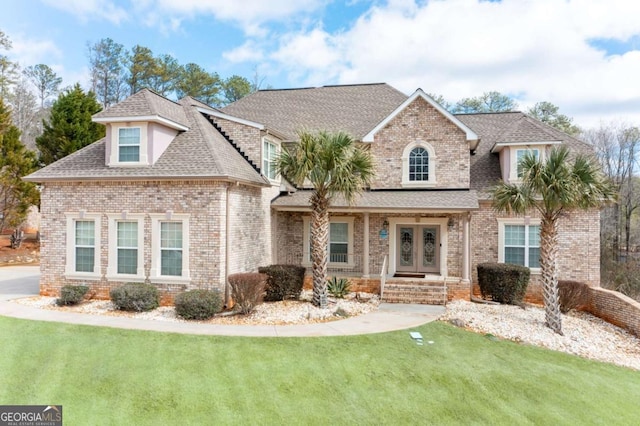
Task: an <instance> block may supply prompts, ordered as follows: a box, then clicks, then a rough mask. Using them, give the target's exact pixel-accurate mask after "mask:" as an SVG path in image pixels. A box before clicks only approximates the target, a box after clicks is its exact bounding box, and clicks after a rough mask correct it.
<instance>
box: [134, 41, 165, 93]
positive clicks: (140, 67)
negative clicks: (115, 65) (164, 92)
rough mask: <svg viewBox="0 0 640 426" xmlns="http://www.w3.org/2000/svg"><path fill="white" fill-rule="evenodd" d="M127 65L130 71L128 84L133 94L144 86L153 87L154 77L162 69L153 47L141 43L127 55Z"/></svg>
mask: <svg viewBox="0 0 640 426" xmlns="http://www.w3.org/2000/svg"><path fill="white" fill-rule="evenodd" d="M127 65H128V71H129V77H128V78H127V84H128V85H129V92H130V93H131V94H132V95H133V94H134V93H136V92H138V91H139V90H140V89H142V88H144V87H152V85H153V83H152V82H153V79H154V78H155V77H156V75H158V73H159V71H160V70H159V68H158V62H157V60H156V58H154V57H153V52H152V51H151V49H149V48H148V47H144V46H140V45H139V44H137V45H135V46H133V49H131V53H130V54H129V55H128V56H127Z"/></svg>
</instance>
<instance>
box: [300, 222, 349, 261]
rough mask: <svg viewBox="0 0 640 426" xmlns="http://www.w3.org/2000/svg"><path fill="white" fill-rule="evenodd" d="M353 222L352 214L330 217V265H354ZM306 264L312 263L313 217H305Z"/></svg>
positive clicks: (304, 244) (304, 242)
mask: <svg viewBox="0 0 640 426" xmlns="http://www.w3.org/2000/svg"><path fill="white" fill-rule="evenodd" d="M353 222H354V217H352V216H334V217H331V218H330V219H329V247H328V254H329V265H330V266H332V267H340V266H344V267H353V266H354V260H353ZM303 226H304V232H303V251H304V257H303V259H304V262H303V264H304V265H307V266H308V265H311V246H312V243H313V242H312V241H311V217H309V216H305V217H304V218H303Z"/></svg>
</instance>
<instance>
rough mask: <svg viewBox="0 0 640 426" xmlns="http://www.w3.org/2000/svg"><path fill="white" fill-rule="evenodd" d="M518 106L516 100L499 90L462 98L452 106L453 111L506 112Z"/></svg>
mask: <svg viewBox="0 0 640 426" xmlns="http://www.w3.org/2000/svg"><path fill="white" fill-rule="evenodd" d="M517 108H518V104H517V102H516V101H514V100H513V99H511V98H510V97H509V96H507V95H503V94H502V93H500V92H495V91H493V92H485V93H483V94H482V96H478V97H476V98H464V99H462V100H460V101H458V102H457V103H456V104H455V105H454V106H453V108H452V112H453V113H456V114H458V113H477V112H508V111H515V110H516V109H517Z"/></svg>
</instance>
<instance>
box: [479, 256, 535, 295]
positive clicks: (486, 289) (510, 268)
mask: <svg viewBox="0 0 640 426" xmlns="http://www.w3.org/2000/svg"><path fill="white" fill-rule="evenodd" d="M530 275H531V271H530V270H529V268H527V267H526V266H520V265H511V264H509V263H480V264H478V284H480V293H481V294H482V297H483V298H484V299H486V298H488V297H490V298H491V300H493V301H495V302H499V303H506V304H510V305H519V304H521V303H522V299H524V295H525V294H526V292H527V286H528V285H529V277H530Z"/></svg>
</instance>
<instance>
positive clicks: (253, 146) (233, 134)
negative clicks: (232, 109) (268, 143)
mask: <svg viewBox="0 0 640 426" xmlns="http://www.w3.org/2000/svg"><path fill="white" fill-rule="evenodd" d="M213 120H214V121H215V122H216V123H217V124H218V125H219V126H220V127H221V128H222V131H223V132H225V133H226V134H227V136H229V138H231V140H232V141H233V142H235V144H236V145H237V146H238V147H240V149H241V150H242V151H243V152H244V153H245V154H246V155H247V157H249V160H251V161H253V163H254V164H255V165H256V166H257V167H258V168H259V169H262V143H261V142H260V141H261V140H262V134H261V131H260V129H256V128H255V127H250V126H246V125H244V124H240V123H236V122H233V121H229V120H225V119H222V118H217V117H213Z"/></svg>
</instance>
